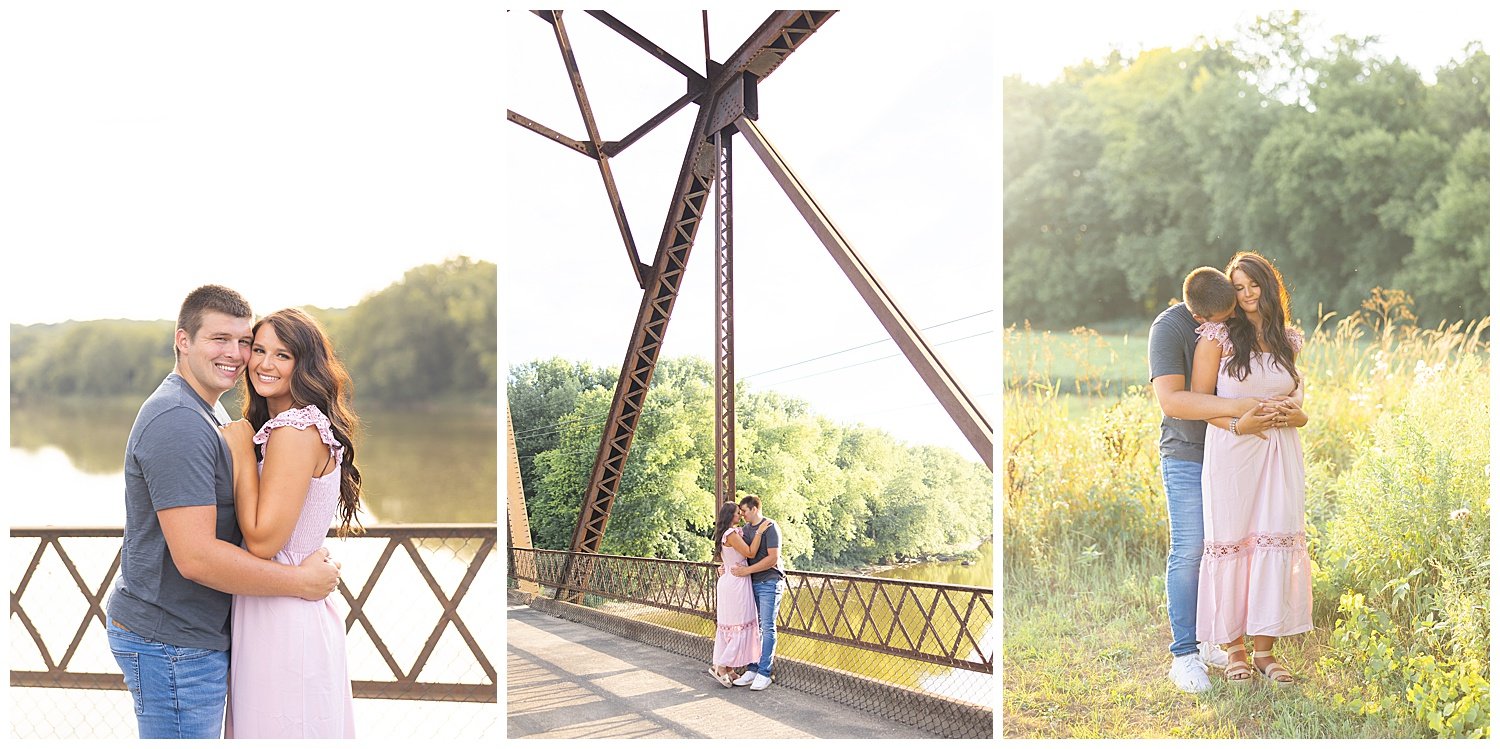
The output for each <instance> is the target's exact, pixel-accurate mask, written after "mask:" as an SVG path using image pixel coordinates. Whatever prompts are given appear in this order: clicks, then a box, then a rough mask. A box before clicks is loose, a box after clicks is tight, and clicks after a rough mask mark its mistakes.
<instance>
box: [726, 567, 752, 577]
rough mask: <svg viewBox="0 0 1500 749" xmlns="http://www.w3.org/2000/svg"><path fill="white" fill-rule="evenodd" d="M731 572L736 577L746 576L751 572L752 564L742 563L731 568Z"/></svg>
mask: <svg viewBox="0 0 1500 749" xmlns="http://www.w3.org/2000/svg"><path fill="white" fill-rule="evenodd" d="M729 574H731V575H734V576H735V577H744V576H746V575H748V574H750V566H749V565H747V564H742V565H740V566H738V567H735V568H734V569H732V570H730V571H729Z"/></svg>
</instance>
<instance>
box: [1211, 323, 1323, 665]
mask: <svg viewBox="0 0 1500 749" xmlns="http://www.w3.org/2000/svg"><path fill="white" fill-rule="evenodd" d="M1198 334H1199V335H1200V336H1206V337H1209V338H1213V339H1214V340H1216V341H1218V342H1219V343H1220V345H1222V346H1223V347H1224V358H1223V359H1221V360H1220V362H1219V380H1218V390H1217V394H1218V395H1219V396H1221V397H1225V398H1245V397H1250V398H1265V397H1270V396H1278V395H1290V396H1292V397H1293V398H1295V399H1297V400H1298V402H1299V403H1300V402H1301V399H1302V390H1301V388H1299V387H1297V385H1296V383H1295V381H1293V379H1292V376H1291V374H1290V373H1288V372H1286V371H1285V370H1283V369H1282V368H1281V366H1280V365H1278V364H1277V363H1276V360H1275V359H1274V358H1273V357H1272V355H1271V354H1270V353H1266V352H1256V353H1253V354H1251V356H1250V373H1249V374H1248V375H1247V376H1246V377H1245V379H1244V380H1243V381H1241V380H1237V379H1235V378H1234V377H1231V376H1230V375H1229V374H1228V373H1227V372H1226V371H1225V366H1226V365H1227V364H1228V363H1229V355H1230V354H1231V353H1232V352H1233V348H1232V344H1231V343H1230V342H1229V329H1228V327H1226V326H1225V325H1224V324H1223V323H1205V324H1204V325H1202V326H1200V327H1199V328H1198ZM1287 337H1288V338H1289V339H1290V341H1291V344H1292V349H1293V350H1294V351H1301V349H1302V334H1301V333H1300V332H1297V331H1296V330H1294V329H1292V328H1287ZM1265 435H1266V437H1267V439H1261V438H1259V437H1256V436H1254V435H1246V436H1235V435H1234V434H1232V433H1230V432H1229V430H1227V429H1220V428H1218V427H1215V426H1212V425H1210V426H1209V428H1208V433H1207V435H1206V436H1205V440H1204V446H1203V541H1204V547H1203V561H1202V563H1201V564H1202V566H1201V567H1200V575H1199V578H1198V580H1199V582H1198V639H1199V640H1200V641H1202V642H1210V643H1226V642H1236V641H1238V640H1239V639H1240V638H1242V637H1244V636H1245V635H1270V636H1274V637H1284V636H1286V635H1295V634H1299V633H1301V632H1307V631H1309V630H1311V629H1312V570H1311V566H1312V565H1311V562H1310V560H1309V559H1308V556H1307V536H1306V532H1305V526H1304V523H1305V521H1304V504H1305V498H1306V490H1307V480H1306V475H1305V473H1304V469H1303V462H1302V436H1301V434H1300V433H1299V431H1298V430H1297V429H1295V428H1292V427H1271V428H1269V429H1267V430H1266V431H1265Z"/></svg>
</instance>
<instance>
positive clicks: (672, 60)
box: [584, 10, 706, 87]
mask: <svg viewBox="0 0 1500 749" xmlns="http://www.w3.org/2000/svg"><path fill="white" fill-rule="evenodd" d="M584 12H585V13H587V14H589V15H591V16H593V17H594V18H597V19H598V20H599V22H600V23H602V24H604V25H605V26H608V27H610V28H611V29H614V31H615V33H618V34H619V35H620V36H623V37H625V38H626V39H629V40H630V42H631V43H632V44H634V45H635V46H637V47H640V48H641V49H644V50H646V52H647V53H648V54H650V55H651V56H652V57H655V58H656V59H658V60H661V61H662V62H664V63H666V64H667V67H670V68H671V69H673V70H675V71H677V72H679V73H681V74H682V75H683V76H684V77H686V78H687V80H688V86H689V87H692V86H693V84H694V83H696V84H697V85H700V86H701V85H703V84H704V83H705V82H706V80H705V79H704V77H703V76H702V75H701V74H699V73H698V71H696V70H693V68H692V66H691V65H688V64H687V63H685V62H683V61H681V60H679V59H677V58H676V57H673V56H672V54H671V53H669V52H667V51H666V50H665V49H662V48H661V47H660V46H659V45H657V44H656V43H655V42H653V41H651V40H650V39H647V38H646V37H644V36H641V34H640V33H639V32H637V31H636V30H635V29H632V28H630V27H629V26H626V25H625V24H624V22H622V21H621V20H620V19H618V18H615V17H614V16H612V15H610V14H608V13H606V12H604V11H602V10H586V11H584Z"/></svg>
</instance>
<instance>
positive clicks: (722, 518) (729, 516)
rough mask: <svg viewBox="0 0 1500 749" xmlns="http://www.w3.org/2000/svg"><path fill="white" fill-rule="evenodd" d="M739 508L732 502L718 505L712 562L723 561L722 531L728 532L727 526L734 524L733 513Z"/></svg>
mask: <svg viewBox="0 0 1500 749" xmlns="http://www.w3.org/2000/svg"><path fill="white" fill-rule="evenodd" d="M739 509H740V506H739V505H737V504H735V503H734V501H733V500H731V501H728V502H725V503H724V504H721V505H719V516H718V519H717V522H716V523H715V524H714V561H715V562H722V561H724V531H727V530H729V524H730V523H733V522H734V513H736V512H738V511H739Z"/></svg>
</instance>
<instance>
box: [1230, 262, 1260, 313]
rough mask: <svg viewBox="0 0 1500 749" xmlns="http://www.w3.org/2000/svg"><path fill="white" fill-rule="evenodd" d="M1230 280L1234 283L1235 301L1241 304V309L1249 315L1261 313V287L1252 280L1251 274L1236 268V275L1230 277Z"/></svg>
mask: <svg viewBox="0 0 1500 749" xmlns="http://www.w3.org/2000/svg"><path fill="white" fill-rule="evenodd" d="M1229 280H1230V281H1232V282H1234V296H1235V301H1237V302H1239V305H1240V309H1242V310H1244V311H1245V314H1247V315H1254V314H1258V313H1259V312H1260V285H1259V284H1257V283H1255V281H1254V280H1252V279H1251V278H1250V274H1248V273H1246V272H1245V271H1243V270H1241V269H1239V268H1235V269H1234V273H1231V274H1230V275H1229Z"/></svg>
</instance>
